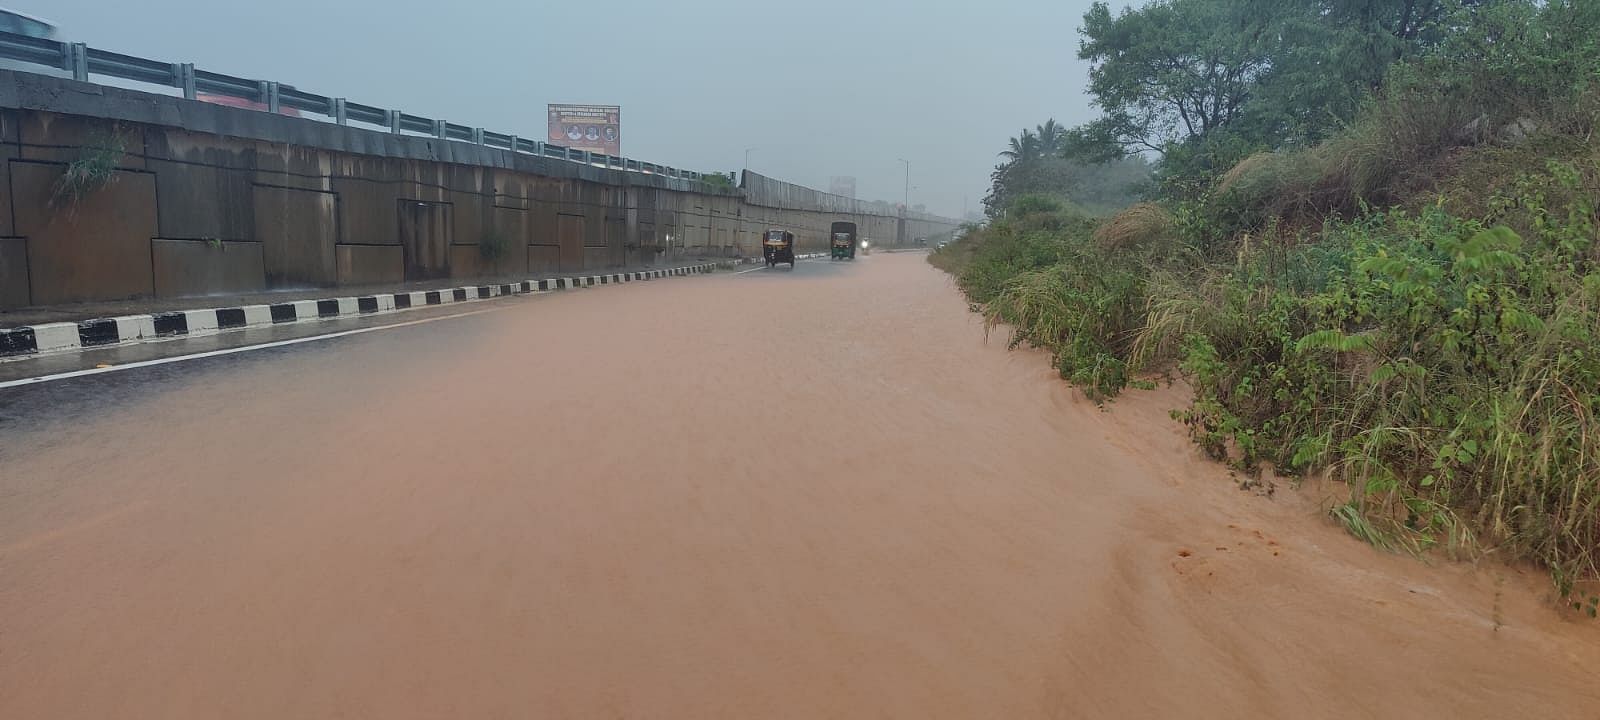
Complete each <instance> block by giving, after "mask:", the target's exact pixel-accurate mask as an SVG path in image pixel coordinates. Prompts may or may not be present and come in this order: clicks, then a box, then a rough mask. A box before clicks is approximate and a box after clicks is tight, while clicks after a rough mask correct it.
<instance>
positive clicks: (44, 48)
mask: <svg viewBox="0 0 1600 720" xmlns="http://www.w3.org/2000/svg"><path fill="white" fill-rule="evenodd" d="M0 59H6V60H14V61H18V62H23V63H28V64H32V65H43V66H45V67H48V68H52V69H56V70H63V71H66V72H70V73H72V77H73V79H75V80H81V81H84V82H88V81H89V76H90V75H103V76H106V77H114V78H120V79H122V80H133V81H136V82H143V83H149V84H151V85H161V86H163V87H171V88H178V89H180V90H182V91H183V96H184V97H185V98H188V99H190V100H195V99H197V98H198V96H199V95H200V94H202V93H203V94H206V95H221V96H226V97H234V98H239V99H242V100H248V101H250V102H254V103H259V104H261V105H262V106H264V108H265V110H266V112H272V113H277V112H281V111H282V110H284V109H286V108H292V109H294V110H298V111H301V112H309V113H315V114H318V115H323V116H326V117H328V118H330V119H332V120H333V122H334V123H336V124H339V125H348V124H350V123H351V122H360V123H366V124H369V125H377V126H380V127H384V128H388V130H389V132H391V133H394V134H396V135H400V134H405V133H413V134H416V135H427V136H431V137H436V138H439V139H441V140H453V141H456V142H465V143H473V144H476V145H484V146H487V147H494V148H500V149H502V150H510V151H511V152H515V153H523V154H527V155H534V156H537V157H544V158H552V159H556V160H565V161H568V162H575V163H582V164H584V165H593V166H596V167H604V168H610V169H613V170H623V171H626V172H637V173H642V174H646V175H663V176H666V177H670V178H679V179H684V180H701V179H702V175H701V173H697V172H694V171H692V170H679V169H678V168H674V167H668V166H665V165H658V164H656V163H647V162H642V161H639V160H633V159H629V158H624V157H617V156H615V155H606V154H603V153H594V152H587V151H584V150H577V149H574V148H569V147H563V146H561V145H552V144H550V143H545V142H540V141H537V140H529V139H526V138H521V137H518V136H516V135H508V134H506V133H499V132H493V131H489V130H485V129H483V128H479V127H471V126H468V125H460V124H457V123H452V122H447V121H444V120H439V119H436V118H428V117H422V116H421V115H412V114H411V113H407V112H403V111H401V110H392V109H386V108H380V107H377V106H375V105H363V104H361V103H355V102H350V101H348V100H346V99H344V98H342V97H331V96H328V95H318V94H316V93H310V92H306V91H304V90H300V89H297V88H293V87H287V86H284V85H281V84H279V83H276V82H273V81H270V80H252V79H249V78H241V77H235V76H232V75H224V74H222V73H216V72H211V71H210V70H201V69H198V68H196V67H195V66H194V63H171V62H161V61H159V60H149V59H146V58H141V57H135V56H133V55H123V54H122V53H115V52H111V51H109V50H100V49H98V48H91V47H89V46H88V45H85V44H83V43H69V42H61V41H57V40H46V39H43V38H35V37H29V36H27V35H18V34H15V33H8V32H3V31H0Z"/></svg>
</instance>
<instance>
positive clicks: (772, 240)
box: [761, 228, 794, 269]
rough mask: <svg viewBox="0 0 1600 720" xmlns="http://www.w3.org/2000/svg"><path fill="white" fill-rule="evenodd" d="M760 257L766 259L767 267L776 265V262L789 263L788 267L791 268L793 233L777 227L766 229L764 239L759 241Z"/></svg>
mask: <svg viewBox="0 0 1600 720" xmlns="http://www.w3.org/2000/svg"><path fill="white" fill-rule="evenodd" d="M761 257H762V258H763V259H765V260H766V261H767V267H777V266H778V263H789V268H790V269H793V268H794V233H792V232H789V231H788V230H779V229H777V228H773V229H771V230H768V231H767V234H766V237H765V239H764V240H762V241H761Z"/></svg>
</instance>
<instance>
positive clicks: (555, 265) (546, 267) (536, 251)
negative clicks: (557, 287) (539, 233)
mask: <svg viewBox="0 0 1600 720" xmlns="http://www.w3.org/2000/svg"><path fill="white" fill-rule="evenodd" d="M560 271H561V248H559V247H556V246H554V245H529V246H528V272H529V273H531V274H534V275H545V274H548V273H556V272H560Z"/></svg>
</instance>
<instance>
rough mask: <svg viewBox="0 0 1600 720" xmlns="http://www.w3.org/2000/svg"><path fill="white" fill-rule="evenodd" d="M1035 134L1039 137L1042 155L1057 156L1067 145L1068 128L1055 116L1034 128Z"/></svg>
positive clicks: (1040, 153)
mask: <svg viewBox="0 0 1600 720" xmlns="http://www.w3.org/2000/svg"><path fill="white" fill-rule="evenodd" d="M1023 132H1027V131H1026V130H1024V131H1023ZM1033 136H1034V137H1035V138H1037V142H1038V144H1039V155H1040V156H1041V157H1055V156H1057V155H1060V154H1061V151H1062V149H1063V148H1064V147H1065V145H1066V140H1067V129H1066V128H1065V127H1063V126H1061V125H1060V124H1058V123H1057V122H1056V119H1055V118H1050V119H1049V120H1046V121H1044V124H1043V125H1040V126H1038V127H1037V128H1036V129H1035V130H1034V133H1033Z"/></svg>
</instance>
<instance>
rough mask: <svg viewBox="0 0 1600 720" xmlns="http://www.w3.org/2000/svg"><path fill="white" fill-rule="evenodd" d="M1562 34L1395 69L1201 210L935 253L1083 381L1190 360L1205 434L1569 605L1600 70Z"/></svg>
mask: <svg viewBox="0 0 1600 720" xmlns="http://www.w3.org/2000/svg"><path fill="white" fill-rule="evenodd" d="M1547 30H1549V32H1546V31H1547ZM1571 39H1572V38H1570V37H1567V36H1565V35H1563V34H1562V33H1561V32H1559V31H1557V30H1554V29H1551V28H1540V27H1537V26H1534V27H1530V28H1529V29H1528V30H1527V35H1526V37H1523V38H1521V39H1520V43H1521V44H1520V45H1519V44H1513V43H1501V44H1500V45H1499V46H1497V47H1496V48H1494V49H1493V50H1494V53H1496V54H1495V55H1494V56H1493V57H1461V56H1456V57H1453V58H1451V59H1449V60H1448V61H1444V60H1439V61H1423V62H1420V63H1417V64H1414V65H1412V66H1409V67H1399V68H1397V69H1396V70H1395V71H1394V72H1393V73H1392V75H1391V78H1390V79H1389V81H1388V82H1387V83H1386V85H1385V88H1386V89H1385V91H1384V93H1383V95H1382V97H1379V98H1377V99H1376V100H1374V101H1373V102H1372V103H1371V104H1370V105H1369V106H1368V107H1367V108H1366V110H1365V111H1364V112H1363V113H1362V115H1361V117H1360V118H1359V119H1358V120H1357V121H1356V122H1355V123H1353V124H1352V125H1351V126H1350V127H1349V128H1348V129H1347V130H1346V131H1344V132H1343V133H1341V134H1339V135H1338V136H1336V137H1334V138H1332V139H1331V140H1329V141H1327V142H1325V143H1323V144H1321V145H1319V146H1316V147H1311V148H1307V149H1302V150H1299V151H1293V152H1279V153H1273V154H1265V155H1259V156H1255V157H1252V158H1250V159H1248V160H1246V161H1244V162H1243V163H1240V164H1239V165H1238V166H1237V167H1235V168H1233V169H1232V170H1231V171H1229V172H1227V173H1225V174H1223V175H1221V176H1219V177H1217V178H1216V179H1215V181H1214V183H1213V185H1212V187H1211V189H1210V190H1209V192H1207V193H1205V194H1204V195H1203V196H1202V197H1200V198H1198V199H1193V200H1188V201H1183V202H1168V203H1164V204H1160V205H1156V204H1145V205H1139V206H1135V207H1133V208H1130V209H1129V210H1127V211H1126V212H1124V213H1122V214H1120V215H1117V216H1115V217H1113V218H1111V219H1109V220H1107V221H1104V222H1098V223H1097V222H1096V221H1093V220H1090V219H1088V218H1085V217H1083V216H1081V215H1078V214H1075V213H1072V212H1071V211H1068V210H1065V209H1062V208H1060V207H1057V206H1052V205H1051V204H1050V203H1049V202H1048V201H1041V200H1038V199H1025V200H1024V201H1019V202H1018V203H1017V204H1016V205H1015V206H1014V207H1013V208H1011V211H1010V212H1009V213H1008V215H1007V218H1006V219H1004V220H999V221H996V222H994V223H992V224H990V225H989V226H987V227H986V228H984V229H982V230H975V231H973V232H970V233H968V236H967V237H966V238H964V239H963V240H961V241H959V242H957V243H954V244H952V245H950V246H948V247H946V248H944V249H942V250H940V251H939V252H937V253H935V254H934V255H933V256H932V258H931V259H932V261H933V262H934V264H936V265H939V266H940V267H943V268H945V269H946V270H949V271H950V272H952V273H953V274H955V275H956V276H957V278H958V280H959V284H960V286H961V288H962V290H963V291H965V293H966V294H967V295H968V296H969V297H970V299H971V300H972V301H973V303H974V304H975V306H977V307H978V308H979V309H980V310H981V312H983V313H984V315H985V317H986V318H987V319H988V321H989V322H990V323H991V327H994V326H997V325H1005V326H1007V327H1009V328H1011V332H1012V333H1013V334H1012V337H1011V341H1012V343H1013V345H1016V344H1018V343H1025V344H1029V345H1034V346H1038V347H1041V348H1044V349H1046V350H1048V351H1050V352H1051V353H1052V356H1053V358H1054V362H1055V364H1056V366H1057V367H1058V368H1059V369H1060V371H1061V375H1062V377H1064V378H1066V379H1068V380H1070V381H1072V382H1073V383H1075V384H1077V385H1079V386H1081V387H1082V388H1083V389H1084V390H1085V391H1086V392H1088V393H1089V394H1091V395H1092V396H1095V397H1100V398H1104V397H1110V396H1114V395H1115V394H1117V393H1118V392H1119V391H1121V390H1122V389H1124V388H1125V387H1127V386H1128V385H1129V384H1130V383H1132V382H1135V381H1136V380H1135V379H1136V378H1139V377H1149V376H1150V375H1152V374H1158V373H1161V372H1178V373H1181V374H1182V375H1183V376H1184V377H1185V378H1186V379H1187V380H1188V381H1189V382H1190V383H1191V384H1192V386H1193V388H1194V400H1193V404H1192V405H1191V406H1190V407H1189V408H1188V409H1187V410H1185V411H1183V412H1182V413H1180V416H1181V417H1180V419H1181V420H1182V421H1183V422H1185V423H1186V424H1187V425H1188V427H1189V428H1190V431H1191V433H1192V435H1193V437H1194V438H1195V440H1196V441H1197V442H1198V443H1199V444H1200V445H1201V447H1202V448H1204V449H1205V450H1206V451H1207V452H1208V453H1210V454H1211V455H1212V456H1213V457H1215V458H1217V459H1219V460H1225V461H1228V462H1230V463H1233V464H1236V465H1238V466H1239V467H1240V468H1242V469H1245V470H1246V471H1250V472H1257V471H1259V468H1261V467H1262V466H1263V465H1264V464H1270V465H1271V466H1272V467H1274V468H1275V469H1276V470H1277V471H1278V472H1281V473H1289V474H1295V473H1306V472H1315V471H1322V470H1326V471H1328V472H1330V473H1331V475H1333V476H1334V477H1336V478H1338V479H1341V480H1343V481H1345V482H1346V483H1348V484H1349V486H1350V488H1351V499H1350V500H1349V502H1348V503H1345V504H1343V505H1341V506H1339V507H1336V508H1335V509H1334V515H1335V517H1337V518H1338V519H1339V520H1340V521H1341V522H1343V523H1344V524H1345V525H1346V526H1347V527H1348V528H1349V529H1350V531H1351V532H1352V533H1354V534H1356V535H1358V536H1359V537H1362V538H1364V539H1366V540H1368V541H1369V542H1372V543H1374V544H1376V545H1379V546H1383V547H1389V548H1395V549H1407V550H1413V551H1420V550H1424V549H1428V548H1432V547H1441V548H1446V549H1448V550H1449V551H1451V552H1459V553H1462V554H1478V553H1482V552H1489V551H1494V552H1499V553H1501V554H1502V555H1508V556H1513V557H1519V558H1530V559H1533V560H1536V561H1538V562H1540V563H1543V564H1544V565H1546V566H1547V567H1549V568H1550V569H1551V571H1552V574H1553V576H1554V579H1555V583H1556V586H1557V587H1558V589H1559V590H1560V591H1561V592H1562V593H1563V594H1564V595H1567V594H1571V593H1572V592H1573V589H1574V588H1575V587H1577V586H1580V584H1582V583H1586V582H1589V581H1593V580H1595V579H1596V578H1597V577H1600V572H1597V569H1600V417H1597V415H1600V245H1597V227H1600V223H1597V214H1596V198H1600V138H1597V137H1596V134H1595V131H1596V130H1597V129H1600V91H1597V89H1596V86H1595V82H1594V79H1595V78H1597V77H1600V63H1596V62H1593V58H1594V54H1592V53H1590V54H1587V55H1585V57H1587V58H1589V60H1590V61H1589V62H1587V63H1586V64H1585V63H1578V62H1571V61H1570V58H1571V56H1570V55H1568V56H1564V57H1568V58H1569V60H1567V61H1563V62H1560V63H1551V62H1550V58H1551V57H1553V56H1556V55H1557V51H1558V50H1561V48H1559V47H1554V45H1555V44H1558V43H1561V42H1564V41H1569V40H1571ZM1430 63H1431V64H1430ZM1588 595H1589V593H1583V597H1581V598H1575V599H1578V600H1579V601H1580V604H1581V605H1583V606H1585V609H1587V610H1589V611H1590V612H1591V613H1592V612H1593V611H1594V608H1595V605H1594V602H1595V601H1594V600H1593V599H1591V598H1589V597H1587V596H1588Z"/></svg>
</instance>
